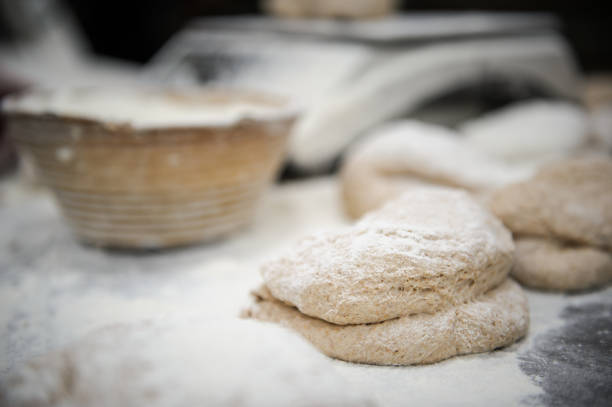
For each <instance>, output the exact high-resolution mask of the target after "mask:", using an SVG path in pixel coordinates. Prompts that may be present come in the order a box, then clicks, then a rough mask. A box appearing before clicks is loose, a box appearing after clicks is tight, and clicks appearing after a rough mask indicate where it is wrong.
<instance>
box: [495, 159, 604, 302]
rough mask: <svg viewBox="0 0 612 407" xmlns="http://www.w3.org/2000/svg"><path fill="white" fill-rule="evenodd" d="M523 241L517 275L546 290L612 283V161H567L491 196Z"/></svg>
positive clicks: (519, 240) (514, 272) (526, 282)
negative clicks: (611, 257)
mask: <svg viewBox="0 0 612 407" xmlns="http://www.w3.org/2000/svg"><path fill="white" fill-rule="evenodd" d="M490 205H491V209H492V211H493V212H494V213H495V214H496V215H497V216H498V217H499V218H500V219H501V220H502V221H503V222H504V224H505V225H506V226H507V227H508V228H509V229H510V230H512V232H514V233H515V235H516V236H517V251H516V263H515V267H514V270H513V275H514V276H515V277H516V278H517V279H518V280H519V281H520V282H521V283H523V284H525V285H528V286H531V287H534V288H541V289H551V290H564V291H571V290H580V289H585V288H592V287H596V286H601V285H605V284H607V283H608V282H610V281H612V264H611V260H610V254H611V252H612V159H610V158H607V157H602V156H590V157H580V158H572V159H565V160H561V161H558V162H555V163H552V164H549V165H547V166H545V167H543V168H542V169H541V170H540V171H539V172H538V173H537V174H536V175H535V176H534V177H533V178H531V179H529V180H527V181H524V182H520V183H517V184H512V185H508V186H506V187H504V188H501V189H500V190H498V191H495V192H494V193H493V194H492V195H491V199H490Z"/></svg>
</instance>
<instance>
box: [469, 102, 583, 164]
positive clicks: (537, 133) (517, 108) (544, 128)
mask: <svg viewBox="0 0 612 407" xmlns="http://www.w3.org/2000/svg"><path fill="white" fill-rule="evenodd" d="M459 130H460V132H461V133H462V134H463V135H464V136H465V139H466V141H467V142H468V143H469V144H470V145H472V146H473V147H475V148H477V149H479V150H481V151H483V152H484V153H486V154H488V155H490V156H492V157H496V158H499V159H503V160H506V161H509V162H520V161H531V162H533V161H535V162H540V163H541V162H544V161H548V160H551V159H555V158H557V159H558V158H561V157H564V156H567V155H568V154H571V153H572V152H574V151H575V150H577V149H579V148H580V147H582V146H583V145H584V144H585V143H586V142H587V136H588V117H587V115H586V113H585V112H584V111H583V110H582V109H581V108H579V107H578V106H577V105H574V104H571V103H567V102H550V101H531V102H526V103H517V104H514V105H511V106H509V107H506V108H503V109H500V110H497V111H494V112H493V113H490V114H487V115H484V116H482V117H479V118H477V119H474V120H471V121H469V122H466V123H464V124H463V125H462V126H461V127H460V128H459Z"/></svg>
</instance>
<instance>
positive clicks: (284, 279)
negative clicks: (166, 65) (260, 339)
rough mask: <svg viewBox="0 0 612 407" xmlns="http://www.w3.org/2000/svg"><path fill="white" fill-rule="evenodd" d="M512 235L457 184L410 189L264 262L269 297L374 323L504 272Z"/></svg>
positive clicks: (498, 278)
mask: <svg viewBox="0 0 612 407" xmlns="http://www.w3.org/2000/svg"><path fill="white" fill-rule="evenodd" d="M513 253H514V245H513V242H512V237H511V235H510V232H509V231H508V230H507V229H506V228H505V227H504V226H503V225H502V224H501V222H499V220H498V219H496V218H495V217H494V216H493V215H492V214H490V213H489V212H488V211H487V210H486V209H484V208H483V207H482V206H481V205H480V204H478V203H477V202H476V201H475V200H474V199H473V198H472V197H470V195H469V194H468V193H466V192H465V191H461V190H456V189H450V188H440V187H428V188H423V187H421V188H416V189H414V190H412V191H410V192H408V193H405V194H403V195H402V196H401V197H400V198H398V199H396V200H394V201H392V202H390V203H388V204H387V205H385V206H384V207H383V208H381V209H379V210H378V211H375V212H372V213H370V214H368V215H366V216H365V217H364V218H363V219H362V220H360V221H359V222H358V223H357V224H355V225H354V226H352V227H351V228H349V229H348V230H343V231H340V232H334V233H323V234H319V235H315V236H311V237H308V238H305V239H303V240H301V241H300V242H299V243H298V244H297V245H296V246H295V247H294V248H292V250H291V251H290V252H289V253H287V254H284V255H282V256H280V257H278V258H276V259H274V260H271V261H269V262H267V263H265V264H264V265H263V266H262V268H261V274H262V276H263V278H264V281H265V284H266V285H267V287H268V288H269V290H270V292H271V293H272V295H273V296H274V297H275V298H277V299H279V300H281V301H283V302H284V303H286V304H288V305H292V306H296V307H297V308H298V309H299V311H300V312H302V313H304V314H306V315H309V316H312V317H316V318H320V319H323V320H325V321H328V322H331V323H334V324H364V323H373V322H380V321H384V320H387V319H392V318H397V317H400V316H403V315H409V314H414V313H421V312H427V313H432V312H437V311H440V310H442V309H445V308H448V307H450V306H453V305H457V304H462V303H464V302H465V301H469V300H471V299H472V298H474V297H476V296H478V295H480V294H482V293H484V292H486V291H488V290H489V289H491V288H493V287H495V286H497V285H498V284H500V283H501V282H502V281H503V280H504V279H505V278H506V276H507V274H508V273H509V272H510V268H511V266H512V258H513Z"/></svg>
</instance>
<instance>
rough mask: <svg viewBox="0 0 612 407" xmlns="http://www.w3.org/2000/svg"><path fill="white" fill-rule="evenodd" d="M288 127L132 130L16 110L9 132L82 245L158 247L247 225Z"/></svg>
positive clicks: (252, 124) (285, 123) (256, 124)
mask: <svg viewBox="0 0 612 407" xmlns="http://www.w3.org/2000/svg"><path fill="white" fill-rule="evenodd" d="M292 121H293V118H287V117H285V118H283V119H280V118H279V119H276V120H272V121H256V120H252V119H250V120H242V121H240V122H238V123H236V124H235V125H233V126H230V127H217V128H213V127H202V128H200V127H196V128H168V129H153V130H134V129H132V128H131V127H129V126H120V125H110V124H105V123H101V122H97V121H92V120H83V119H74V118H67V117H59V116H50V115H30V114H22V113H17V114H9V118H8V134H9V135H10V136H11V137H12V138H13V139H14V140H15V142H16V144H17V146H18V148H19V150H20V151H21V152H22V153H23V154H26V155H28V156H30V157H31V158H32V159H33V162H34V163H35V165H36V167H37V171H38V173H39V176H40V177H41V178H42V181H43V182H44V183H46V184H47V185H48V186H50V187H51V188H52V190H53V191H54V193H55V195H56V197H57V199H58V201H59V204H60V207H61V209H62V211H63V213H64V215H65V218H66V219H67V221H68V223H69V224H70V226H71V228H72V229H73V231H74V232H75V233H76V235H77V236H78V237H79V238H80V239H81V240H83V241H85V242H88V243H91V244H95V245H100V246H108V247H123V248H161V247H170V246H178V245H185V244H189V243H193V242H199V241H206V240H212V239H215V238H218V237H220V236H223V235H226V234H229V233H231V232H233V231H235V230H237V229H239V228H241V227H243V226H245V225H246V224H248V223H249V222H250V220H251V219H252V217H253V214H254V211H255V208H256V203H257V200H258V198H259V196H260V195H261V193H262V191H263V189H264V188H265V187H266V186H267V185H268V184H269V183H270V182H271V181H272V179H273V178H274V176H275V174H276V171H277V170H278V168H279V166H280V163H281V161H282V159H283V156H284V155H283V153H284V147H285V143H286V139H287V135H288V133H289V130H290V127H291V124H292Z"/></svg>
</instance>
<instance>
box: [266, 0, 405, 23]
mask: <svg viewBox="0 0 612 407" xmlns="http://www.w3.org/2000/svg"><path fill="white" fill-rule="evenodd" d="M396 4H397V0H263V2H262V5H263V8H264V10H266V11H267V12H268V13H270V14H275V15H277V16H279V17H289V18H304V17H322V18H349V19H360V18H372V17H382V16H385V15H387V14H390V13H392V12H393V10H394V9H395V6H396Z"/></svg>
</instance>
